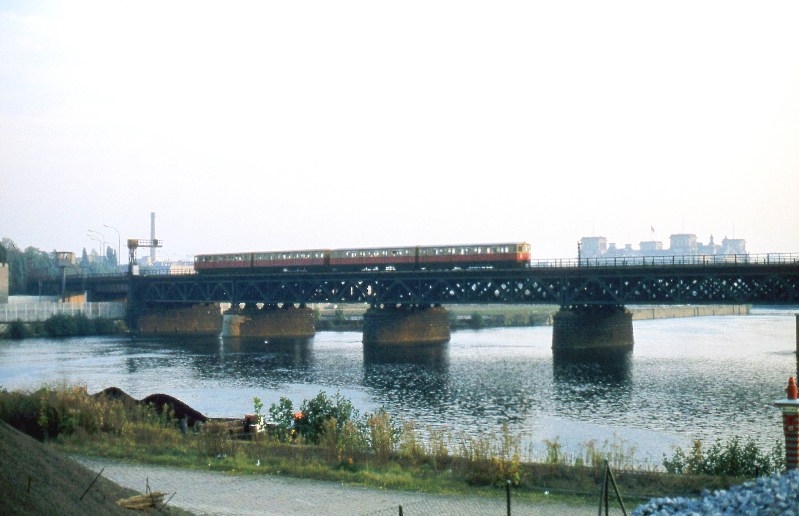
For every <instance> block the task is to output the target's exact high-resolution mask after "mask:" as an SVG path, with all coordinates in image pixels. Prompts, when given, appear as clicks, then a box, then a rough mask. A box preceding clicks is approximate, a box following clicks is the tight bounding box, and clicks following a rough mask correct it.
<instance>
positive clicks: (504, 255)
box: [417, 242, 530, 269]
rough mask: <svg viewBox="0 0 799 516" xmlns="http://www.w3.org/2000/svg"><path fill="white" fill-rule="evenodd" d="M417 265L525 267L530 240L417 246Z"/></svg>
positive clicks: (451, 267) (450, 267)
mask: <svg viewBox="0 0 799 516" xmlns="http://www.w3.org/2000/svg"><path fill="white" fill-rule="evenodd" d="M418 254H419V259H418V262H417V264H418V267H419V268H420V269H442V268H443V269H456V268H457V269H474V268H507V267H525V266H527V265H529V263H530V244H528V243H526V242H521V243H518V242H514V243H506V244H473V245H450V246H426V247H419V253H418Z"/></svg>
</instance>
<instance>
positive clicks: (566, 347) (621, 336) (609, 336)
mask: <svg viewBox="0 0 799 516" xmlns="http://www.w3.org/2000/svg"><path fill="white" fill-rule="evenodd" d="M633 343H634V339H633V317H632V314H631V313H630V312H629V311H627V310H626V309H625V308H624V307H623V306H596V307H594V306H588V307H578V308H561V309H560V310H558V312H557V313H556V314H555V316H554V317H553V320H552V353H553V355H555V356H558V357H563V358H583V357H585V358H605V357H607V356H609V355H613V354H616V353H625V352H628V351H631V350H632V349H633Z"/></svg>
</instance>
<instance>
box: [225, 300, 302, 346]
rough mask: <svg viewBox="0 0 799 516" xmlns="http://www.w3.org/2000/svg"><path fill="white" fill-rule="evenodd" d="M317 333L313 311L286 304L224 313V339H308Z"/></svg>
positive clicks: (235, 309) (252, 306)
mask: <svg viewBox="0 0 799 516" xmlns="http://www.w3.org/2000/svg"><path fill="white" fill-rule="evenodd" d="M315 334H316V331H315V329H314V316H313V310H311V309H310V308H307V307H304V306H303V307H295V306H292V305H287V306H283V307H277V306H264V307H263V308H258V307H257V306H255V305H251V306H250V305H248V306H245V307H244V308H243V309H238V308H234V309H231V310H229V311H228V312H226V313H225V321H224V329H223V332H222V336H223V337H263V338H265V339H270V338H289V339H296V338H310V337H313V336H314V335H315Z"/></svg>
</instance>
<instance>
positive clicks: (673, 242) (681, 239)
mask: <svg viewBox="0 0 799 516" xmlns="http://www.w3.org/2000/svg"><path fill="white" fill-rule="evenodd" d="M669 242H670V243H669V250H670V251H671V254H676V255H680V254H682V255H689V254H697V253H696V251H697V247H696V235H694V234H693V233H677V234H675V235H671V236H669Z"/></svg>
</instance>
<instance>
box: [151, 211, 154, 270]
mask: <svg viewBox="0 0 799 516" xmlns="http://www.w3.org/2000/svg"><path fill="white" fill-rule="evenodd" d="M150 240H152V241H153V242H155V212H154V211H153V212H151V213H150ZM154 263H155V246H153V247H151V248H150V264H154Z"/></svg>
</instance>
